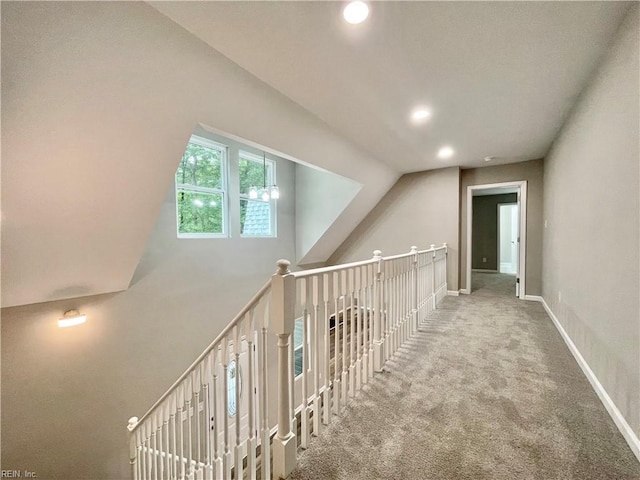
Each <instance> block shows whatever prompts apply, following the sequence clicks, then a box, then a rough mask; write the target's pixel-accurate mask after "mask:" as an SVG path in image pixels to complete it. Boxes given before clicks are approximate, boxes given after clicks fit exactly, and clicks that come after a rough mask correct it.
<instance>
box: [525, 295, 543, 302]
mask: <svg viewBox="0 0 640 480" xmlns="http://www.w3.org/2000/svg"><path fill="white" fill-rule="evenodd" d="M524 299H525V300H529V301H530V302H540V303H542V302H544V299H543V298H542V297H541V296H540V295H525V296H524Z"/></svg>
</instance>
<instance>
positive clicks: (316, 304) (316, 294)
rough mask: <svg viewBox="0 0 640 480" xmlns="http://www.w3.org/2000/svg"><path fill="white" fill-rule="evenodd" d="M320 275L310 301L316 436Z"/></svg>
mask: <svg viewBox="0 0 640 480" xmlns="http://www.w3.org/2000/svg"><path fill="white" fill-rule="evenodd" d="M320 283H321V280H320V276H319V275H314V276H313V279H312V286H311V290H312V294H313V295H312V302H313V319H312V324H313V325H312V327H311V331H312V332H313V340H312V342H311V349H312V351H313V362H312V366H311V368H312V369H313V435H314V436H318V435H319V434H320V429H321V425H322V422H321V420H320V415H321V414H320V338H321V334H320V332H321V327H320V319H319V313H320V312H319V308H320Z"/></svg>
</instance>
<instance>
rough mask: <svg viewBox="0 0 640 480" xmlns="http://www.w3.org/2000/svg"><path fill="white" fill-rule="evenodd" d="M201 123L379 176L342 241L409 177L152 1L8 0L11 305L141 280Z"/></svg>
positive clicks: (6, 209) (5, 259) (369, 177)
mask: <svg viewBox="0 0 640 480" xmlns="http://www.w3.org/2000/svg"><path fill="white" fill-rule="evenodd" d="M248 119H249V120H250V121H248ZM198 123H202V124H205V125H208V126H214V127H216V128H218V129H219V130H220V131H221V132H225V133H229V134H233V135H235V136H236V137H238V138H246V139H251V140H252V141H254V142H256V143H257V144H259V145H262V146H264V147H265V148H266V149H267V150H268V151H269V150H270V151H273V152H274V153H279V152H286V153H287V154H288V157H287V158H289V159H294V160H295V159H297V160H299V161H302V162H305V163H308V164H312V165H318V166H319V167H321V168H323V169H326V170H329V171H334V172H336V173H339V174H340V175H343V176H345V177H347V178H352V179H354V180H355V181H357V182H358V183H360V184H362V185H366V186H365V187H363V188H362V189H361V190H360V191H359V192H358V195H357V197H356V198H355V199H354V200H353V201H352V204H351V206H352V207H353V208H355V210H356V212H355V214H354V215H352V217H351V218H349V219H345V220H343V221H342V222H338V224H337V225H333V226H332V228H333V231H334V232H335V239H334V243H336V242H340V241H342V239H344V238H345V237H346V235H348V233H349V232H350V231H351V230H352V229H353V228H354V227H355V225H357V222H359V221H360V219H361V218H362V217H363V216H364V215H366V213H367V212H368V211H369V210H370V209H371V208H372V207H373V206H374V205H375V204H376V203H377V201H378V200H379V199H380V198H381V196H382V195H384V193H385V192H386V190H387V189H388V188H389V187H390V186H391V185H392V184H393V182H394V181H395V180H396V179H397V177H398V174H397V172H395V171H393V170H391V169H389V168H388V167H386V166H384V165H383V164H382V163H380V162H378V161H377V160H376V159H375V158H373V157H372V156H370V155H367V154H366V153H365V152H363V151H362V150H359V149H358V148H356V147H354V146H353V144H351V143H350V142H348V141H346V140H345V139H344V138H342V137H341V136H339V135H337V134H336V133H335V132H333V131H331V130H330V129H329V128H328V127H327V126H326V125H325V124H324V123H322V122H321V121H319V120H318V119H317V118H315V117H314V116H313V115H311V114H309V112H307V111H305V110H304V109H302V108H301V107H300V106H298V105H296V104H295V103H293V102H291V101H290V100H289V99H287V98H286V97H284V96H283V95H281V94H279V93H278V92H277V91H275V90H273V89H272V88H271V87H269V86H267V85H265V84H264V83H263V82H261V81H259V80H258V79H256V78H255V77H253V76H252V75H250V74H248V73H247V72H246V71H244V70H242V69H241V68H240V67H238V66H237V65H235V64H234V63H232V62H231V61H229V60H228V59H227V58H225V57H224V56H222V55H221V54H219V53H218V52H216V51H214V50H213V49H211V48H210V47H209V46H207V45H206V44H204V43H202V42H201V41H200V40H198V39H196V38H195V37H193V35H191V34H190V33H188V32H187V31H186V30H184V29H183V28H181V27H179V26H178V25H176V24H175V23H173V22H172V21H170V20H169V19H167V18H166V17H165V16H163V15H161V14H160V13H159V12H157V11H156V10H154V9H153V8H151V7H150V6H149V5H147V4H145V3H140V2H3V3H2V239H1V240H2V306H3V307H9V306H15V305H24V304H29V303H37V302H44V301H50V300H57V299H62V298H71V297H78V296H84V295H93V294H99V293H105V292H113V291H118V290H123V289H126V288H128V286H129V282H130V280H131V277H132V275H133V273H134V271H135V268H136V265H137V264H138V261H139V260H140V257H141V255H142V252H143V249H144V247H145V245H146V242H147V239H148V237H149V234H150V232H151V230H152V228H153V225H154V224H155V221H156V219H157V216H158V212H159V210H160V207H161V205H162V202H163V200H164V197H165V195H166V192H167V191H168V189H169V188H170V185H171V182H172V181H173V175H174V173H175V169H176V167H177V164H178V161H179V159H180V157H181V155H182V152H183V151H184V147H185V145H186V143H187V141H188V139H189V136H190V134H191V132H192V131H193V129H194V128H195V127H196V124H198ZM336 247H337V245H333V246H331V245H325V246H324V247H323V248H325V249H326V250H327V252H326V253H324V255H326V256H328V255H329V254H330V253H331V251H332V248H333V249H335V248H336ZM325 258H326V257H325Z"/></svg>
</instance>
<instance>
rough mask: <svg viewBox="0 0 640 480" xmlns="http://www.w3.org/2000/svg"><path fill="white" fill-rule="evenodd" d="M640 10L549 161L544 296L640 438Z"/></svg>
mask: <svg viewBox="0 0 640 480" xmlns="http://www.w3.org/2000/svg"><path fill="white" fill-rule="evenodd" d="M638 11H639V8H638V5H637V4H636V5H634V6H633V7H632V8H631V10H630V11H629V14H628V16H627V17H626V19H625V21H624V23H623V24H622V26H621V28H620V30H619V32H618V34H617V37H616V40H615V42H614V43H613V45H612V46H611V49H610V51H609V53H608V55H607V57H606V58H605V59H604V62H603V63H602V64H601V66H600V68H599V69H598V71H597V72H596V74H595V76H594V78H593V79H592V81H591V83H590V85H589V87H588V88H587V89H586V90H585V91H584V92H583V94H582V96H581V98H580V100H579V103H578V104H577V106H576V108H575V109H574V111H573V113H572V115H571V116H570V117H569V119H568V120H567V122H566V124H565V125H564V127H563V129H562V131H561V133H560V135H559V137H558V138H557V139H556V141H555V143H554V145H553V148H552V150H551V152H550V153H549V155H548V156H547V158H546V160H545V172H544V181H545V192H544V216H545V219H546V220H547V228H546V229H545V230H544V283H543V285H544V289H543V296H544V299H545V301H546V302H547V304H548V305H549V306H550V308H551V309H552V311H553V312H554V313H555V315H556V316H557V317H558V320H559V321H560V323H561V324H562V326H563V328H564V329H565V330H566V331H567V333H568V334H569V336H570V337H571V339H572V340H573V342H574V343H575V345H576V346H577V348H578V349H579V350H580V352H581V354H582V356H583V357H584V359H585V360H586V361H587V363H588V364H589V366H590V367H591V369H592V370H593V372H594V373H595V375H596V376H597V377H598V379H599V381H600V383H601V384H602V385H603V386H604V388H605V389H606V391H607V392H608V394H609V396H610V397H611V398H612V399H613V401H614V402H615V404H616V406H617V407H618V409H619V410H620V411H621V412H622V414H623V415H624V417H625V418H626V420H627V422H628V423H629V424H630V425H631V427H632V428H633V430H634V431H635V433H636V435H640V418H639V416H640V413H639V412H640V403H639V402H640V401H639V399H640V386H639V379H640V351H639V345H640V319H639V312H640V305H639V291H640V285H639V276H640V269H639V261H640V259H639V250H640V244H639V238H638V237H639V228H640V225H639V223H640V222H639V211H640V208H639V207H640V205H639V199H638V192H639V191H640V184H639V161H638V159H639V158H640V151H639V146H638V132H639V131H640V115H639V111H638V110H639V107H638V105H639V104H640V98H639V93H638V85H639V78H638V77H639V74H638V72H639V65H638V57H639V55H640V52H639V51H638V50H639V48H638V42H639V34H638V25H639V22H640V20H639V13H638Z"/></svg>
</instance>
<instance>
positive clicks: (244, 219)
mask: <svg viewBox="0 0 640 480" xmlns="http://www.w3.org/2000/svg"><path fill="white" fill-rule="evenodd" d="M275 169H276V164H275V162H274V161H273V160H269V159H266V160H265V159H263V158H261V157H259V156H257V155H254V154H252V153H249V152H245V151H242V150H241V151H240V158H239V160H238V181H239V183H240V235H241V236H243V237H275V236H276V222H275V218H276V201H275V200H274V199H272V198H270V197H269V196H267V197H266V198H263V197H262V191H263V188H265V187H266V189H267V191H269V188H270V187H271V185H275V183H276V182H275ZM251 187H257V188H258V198H255V199H254V198H250V196H249V189H250V188H251Z"/></svg>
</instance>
